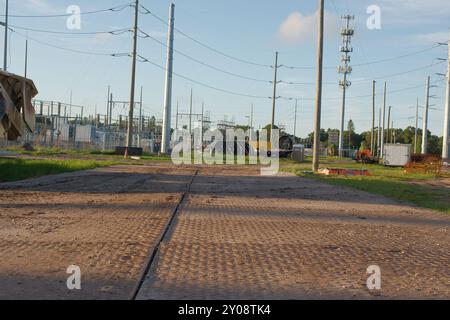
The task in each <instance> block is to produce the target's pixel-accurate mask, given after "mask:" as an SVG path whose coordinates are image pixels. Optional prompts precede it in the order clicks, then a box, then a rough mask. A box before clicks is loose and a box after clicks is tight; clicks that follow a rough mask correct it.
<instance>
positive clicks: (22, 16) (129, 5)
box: [0, 3, 132, 18]
mask: <svg viewBox="0 0 450 320" xmlns="http://www.w3.org/2000/svg"><path fill="white" fill-rule="evenodd" d="M131 6H132V4H131V3H127V4H122V5H118V6H116V7H112V8H108V9H100V10H95V11H86V12H80V15H90V14H97V13H104V12H120V11H123V10H125V9H127V8H128V7H131ZM72 15H73V14H72V13H65V14H52V15H11V14H9V15H8V16H9V17H11V18H60V17H70V16H72ZM4 16H5V15H4V14H1V15H0V17H4Z"/></svg>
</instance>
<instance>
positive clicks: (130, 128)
mask: <svg viewBox="0 0 450 320" xmlns="http://www.w3.org/2000/svg"><path fill="white" fill-rule="evenodd" d="M138 19H139V0H136V1H135V3H134V27H133V53H132V63H131V88H130V106H129V112H128V131H127V145H126V148H125V158H128V149H129V148H130V147H131V146H132V145H133V113H134V93H135V86H136V56H137V35H138Z"/></svg>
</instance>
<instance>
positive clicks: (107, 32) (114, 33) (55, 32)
mask: <svg viewBox="0 0 450 320" xmlns="http://www.w3.org/2000/svg"><path fill="white" fill-rule="evenodd" d="M9 26H10V27H11V28H16V29H20V30H25V31H32V32H39V33H50V34H69V35H96V34H112V35H120V34H123V33H126V32H130V31H132V30H131V29H130V28H123V29H116V30H111V31H91V32H70V31H53V30H41V29H33V28H27V27H21V26H15V25H9Z"/></svg>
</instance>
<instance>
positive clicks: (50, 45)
mask: <svg viewBox="0 0 450 320" xmlns="http://www.w3.org/2000/svg"><path fill="white" fill-rule="evenodd" d="M10 30H11V32H14V33H16V34H18V35H20V36H21V37H24V38H26V39H29V40H32V41H34V42H36V43H39V44H41V45H44V46H47V47H51V48H55V49H59V50H64V51H68V52H73V53H79V54H86V55H96V56H110V57H123V56H130V54H129V53H104V52H92V51H83V50H77V49H70V48H66V47H61V46H57V45H54V44H50V43H47V42H44V41H41V40H38V39H35V38H32V37H30V36H26V35H24V34H22V33H20V32H17V31H16V30H14V29H12V28H10Z"/></svg>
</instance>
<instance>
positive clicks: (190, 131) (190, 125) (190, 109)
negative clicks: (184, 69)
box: [189, 89, 192, 134]
mask: <svg viewBox="0 0 450 320" xmlns="http://www.w3.org/2000/svg"><path fill="white" fill-rule="evenodd" d="M189 134H192V89H191V101H190V105H189Z"/></svg>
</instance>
